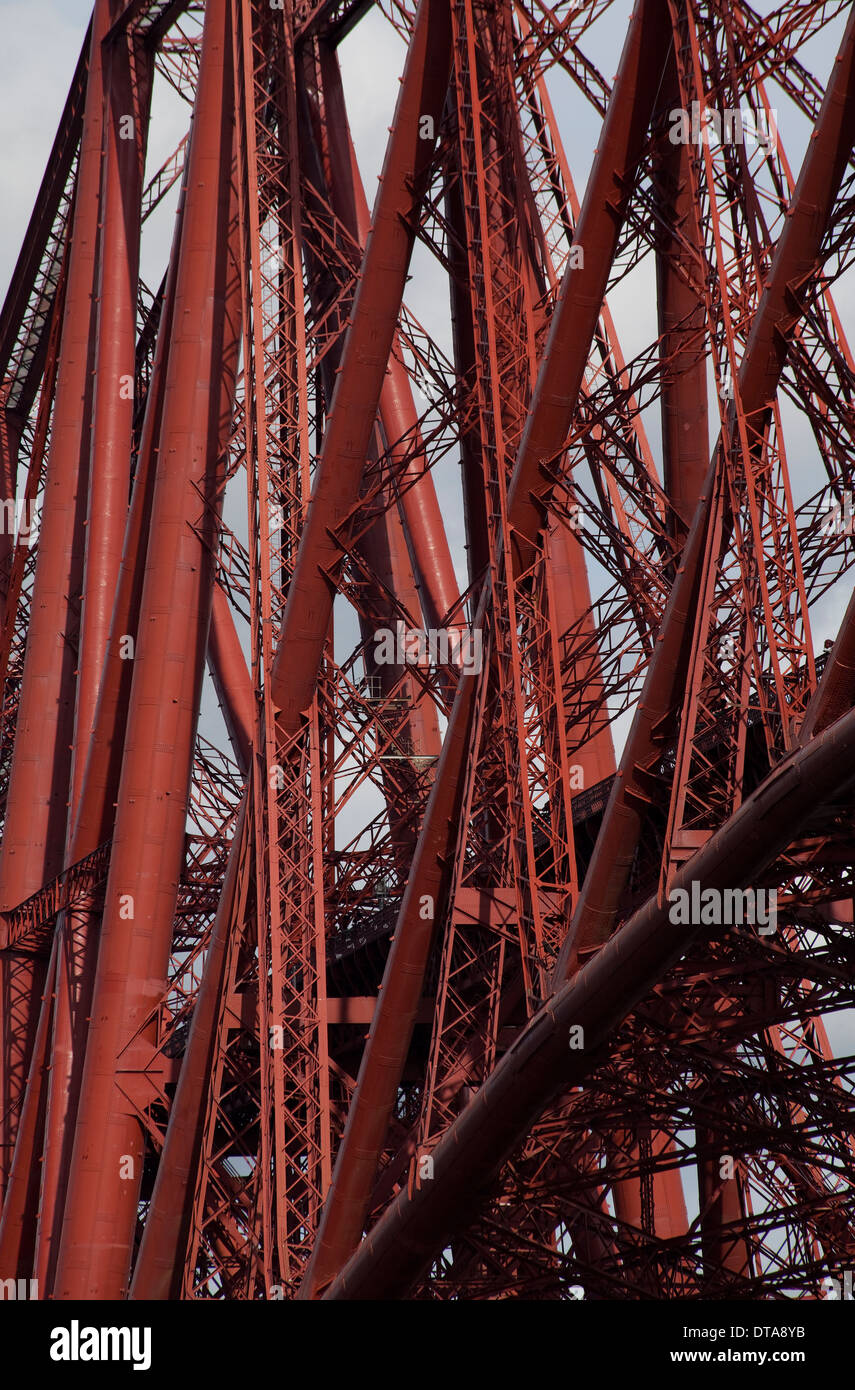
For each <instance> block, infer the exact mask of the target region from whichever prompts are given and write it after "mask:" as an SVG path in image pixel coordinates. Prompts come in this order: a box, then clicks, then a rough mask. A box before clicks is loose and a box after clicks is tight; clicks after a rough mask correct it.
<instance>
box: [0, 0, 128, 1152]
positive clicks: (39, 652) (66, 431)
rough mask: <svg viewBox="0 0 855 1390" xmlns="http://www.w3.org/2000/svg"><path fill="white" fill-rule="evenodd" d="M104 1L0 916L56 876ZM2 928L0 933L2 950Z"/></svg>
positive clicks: (82, 486)
mask: <svg viewBox="0 0 855 1390" xmlns="http://www.w3.org/2000/svg"><path fill="white" fill-rule="evenodd" d="M108 21H109V0H98V5H97V6H96V9H95V13H94V16H93V27H92V33H91V50H90V57H89V76H88V82H87V91H86V103H85V114H84V120H83V133H82V137H81V149H80V158H79V163H78V170H77V182H76V191H75V208H74V219H73V236H72V242H71V247H70V252H69V266H68V280H67V285H66V297H65V306H64V313H63V323H62V336H61V344H60V362H59V369H58V374H57V385H56V397H55V402H54V412H53V424H52V433H51V446H50V453H49V456H48V461H47V469H46V476H45V484H44V496H43V505H42V512H41V521H40V528H39V548H38V555H37V559H36V573H35V579H34V584H33V594H32V600H31V605H30V623H29V631H28V635H27V648H26V656H25V659H24V672H23V679H22V683H21V690H20V697H19V706H18V716H17V725H16V737H15V745H14V749H13V753H12V764H11V770H10V775H9V791H8V798H7V803H6V819H5V826H4V834H3V843H2V848H0V912H4V911H8V910H9V909H11V908H13V907H16V906H17V904H18V903H20V902H22V901H23V900H24V899H25V898H28V897H30V895H31V894H32V893H35V892H36V891H37V890H38V889H39V888H40V887H41V885H42V884H43V883H45V882H47V881H49V880H50V879H52V878H55V877H56V876H57V874H59V873H60V871H61V869H62V860H63V850H64V845H65V832H66V822H67V809H68V796H69V777H70V772H71V751H70V750H71V742H72V735H73V721H74V698H75V656H74V647H75V645H76V638H77V627H78V618H77V613H76V605H75V602H74V597H75V596H76V595H78V594H79V593H80V589H81V583H82V577H83V576H82V571H83V521H84V515H85V504H86V486H87V475H88V467H89V444H90V424H91V410H92V385H93V377H92V371H93V342H94V332H93V330H94V316H95V285H96V273H97V250H98V230H99V229H98V222H99V208H100V198H99V191H100V182H101V141H102V129H103V119H102V115H103V91H102V84H101V47H100V41H101V37H102V35H103V33H104V32H105V29H106V26H107V23H108ZM6 945H7V928H6V926H5V924H3V925H0V948H4V947H5V946H6ZM43 982H44V962H43V961H39V960H38V959H36V958H35V957H32V956H31V957H20V956H16V955H12V954H6V953H2V954H0V1012H2V1014H3V1020H2V1021H3V1034H2V1045H0V1046H1V1047H2V1050H0V1151H2V1152H3V1153H5V1154H8V1152H9V1147H10V1144H11V1143H12V1142H13V1141H14V1134H15V1127H16V1124H17V1118H18V1113H19V1105H20V1102H21V1094H22V1091H23V1087H24V1082H25V1080H26V1074H27V1067H28V1062H29V1049H30V1048H31V1046H32V1043H33V1041H34V1038H35V1033H36V1028H37V1023H38V1016H39V1011H40V1003H41V992H42V986H43Z"/></svg>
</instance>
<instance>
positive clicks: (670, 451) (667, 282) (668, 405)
mask: <svg viewBox="0 0 855 1390" xmlns="http://www.w3.org/2000/svg"><path fill="white" fill-rule="evenodd" d="M663 87H664V92H663V104H665V105H666V106H668V107H669V108H673V107H677V106H679V104H680V98H679V86H678V83H677V70H676V64H675V62H674V59H673V57H672V58H671V59H670V61H669V64H668V71H667V73H666V77H665V82H664V84H663ZM655 188H656V199H657V203H658V204H659V207H660V209H661V213H662V223H663V226H662V230H661V232H660V240H659V242H658V244H657V249H656V288H657V293H656V303H657V308H658V313H659V334H660V343H659V355H660V360H661V362H662V396H661V402H660V407H661V414H662V465H663V467H662V475H663V480H664V484H665V491H666V493H667V495H668V499H669V501H670V503H671V505H672V507H673V508H674V511H675V512H676V518H675V524H676V528H677V529H678V530H679V531H682V533H683V536H685V533H686V532H687V531H688V530H689V527H690V526H691V524H692V520H693V518H694V515H695V508H696V506H697V503H698V497H699V495H700V493H701V490H702V488H703V482H704V478H705V477H706V473H707V467H708V464H709V458H708V455H707V449H708V447H709V442H708V441H709V428H708V422H707V364H706V313H705V310H704V302H703V298H702V296H701V293H700V290H699V289H698V288H696V286H698V285H699V282H700V277H701V273H702V270H701V267H702V260H701V255H700V248H701V236H700V228H699V226H698V218H697V212H696V209H695V203H694V199H693V197H692V187H691V180H690V177H689V147H688V145H683V144H677V145H674V144H672V143H671V141H670V140H669V139H668V138H667V137H665V136H664V135H663V138H662V141H661V146H660V160H659V166H658V168H657V179H656V184H655ZM678 267H681V268H682V274H681V273H680V270H679V269H678Z"/></svg>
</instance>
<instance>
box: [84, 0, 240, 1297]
mask: <svg viewBox="0 0 855 1390" xmlns="http://www.w3.org/2000/svg"><path fill="white" fill-rule="evenodd" d="M228 10H229V6H228V0H210V3H209V4H208V6H207V9H206V14H205V29H204V37H203V44H202V55H201V65H200V72H199V85H198V89H197V96H196V108H195V119H194V129H193V135H192V139H191V148H190V154H189V172H188V179H187V190H188V191H187V202H186V207H185V214H184V228H183V236H182V245H181V256H180V261H179V270H178V282H177V287H176V304H175V322H174V331H173V341H172V344H171V350H170V358H169V376H168V381H167V386H166V396H165V400H164V407H163V422H162V427H161V439H160V459H159V468H158V474H157V479H156V483H155V495H154V505H153V514H152V530H151V536H150V538H149V549H148V557H147V566H146V577H145V585H144V590H143V597H142V607H141V614H140V627H139V633H140V637H139V645H138V650H137V653H136V656H135V659H134V673H133V684H132V689H131V703H130V710H129V715H128V729H127V737H126V743H125V756H124V762H123V767H122V778H121V783H120V789H119V804H118V808H117V812H116V826H115V833H114V837H113V855H112V860H111V865H110V875H109V878H108V882H107V889H106V902H105V908H104V918H103V926H102V932H101V939H100V945H99V955H98V970H97V974H96V981H95V991H94V996H93V1002H92V1021H91V1023H90V1028H89V1035H88V1039H87V1049H86V1063H85V1067H84V1072H83V1080H82V1086H81V1096H80V1105H79V1110H78V1118H77V1127H76V1134H75V1143H74V1151H73V1156H72V1163H71V1174H70V1179H69V1187H68V1194H67V1200H66V1208H65V1220H64V1225H63V1233H62V1241H61V1247H60V1256H59V1263H58V1268H57V1278H56V1294H57V1296H58V1297H60V1298H74V1297H80V1298H111V1297H112V1298H116V1297H121V1296H122V1295H123V1294H124V1293H125V1291H126V1288H127V1280H128V1271H129V1265H130V1258H131V1251H132V1248H133V1239H134V1231H135V1227H136V1209H137V1199H138V1192H139V1183H140V1179H141V1176H142V1172H141V1169H142V1160H143V1134H142V1130H141V1127H140V1124H139V1121H138V1119H137V1118H136V1116H135V1113H134V1109H133V1106H132V1105H131V1103H130V1102H129V1101H128V1100H127V1099H126V1098H125V1097H124V1095H123V1093H122V1090H121V1083H120V1078H119V1075H118V1073H119V1072H121V1070H122V1069H123V1067H127V1066H128V1064H129V1063H128V1060H127V1059H125V1060H123V1055H122V1054H123V1053H125V1052H126V1051H127V1049H129V1048H131V1047H133V1046H134V1044H137V1045H138V1046H139V1045H141V1046H142V1047H143V1048H145V1045H146V1042H147V1041H148V1042H150V1041H151V1036H152V1035H151V1029H152V1026H153V1009H154V1006H155V1005H156V1003H157V1000H158V999H159V998H160V996H161V994H162V992H163V989H164V985H165V980H166V968H167V963H168V958H169V951H170V946H171V940H172V923H173V915H174V909H175V901H176V894H177V888H178V878H179V875H180V871H181V862H182V856H183V849H184V835H185V818H186V808H187V798H188V794H189V781H190V773H191V767H192V756H193V740H194V734H195V726H196V719H197V711H198V697H199V689H200V682H201V677H202V666H203V662H204V656H205V648H206V645H207V632H208V623H209V618H210V604H211V592H210V586H211V580H212V571H211V562H210V558H209V557H208V556H207V554H206V547H205V545H204V544H203V542H202V540H200V539H199V537H197V535H196V534H195V532H194V530H193V526H194V523H195V522H196V521H197V518H198V516H199V512H200V507H201V506H202V505H203V501H204V503H205V514H204V520H203V531H204V532H205V533H206V538H207V539H208V542H209V544H210V543H212V541H213V539H214V536H215V527H216V516H217V511H218V507H219V505H220V504H221V495H222V489H221V486H219V485H218V484H219V480H218V477H217V468H216V462H217V453H218V448H219V438H220V426H221V421H220V416H221V411H222V399H223V395H224V385H225V383H224V381H223V376H224V375H225V374H228V372H229V366H228V365H227V364H228V363H229V360H230V359H231V361H232V363H233V362H234V356H233V344H234V343H235V342H236V339H237V332H236V331H235V325H234V324H233V323H232V324H229V323H228V322H227V321H226V276H227V259H228V251H229V247H230V238H229V236H228V215H229V200H230V185H231V168H232V115H233V113H232V102H231V95H230V92H231V45H230V41H229V35H228V32H227V16H228ZM200 499H202V500H200ZM123 1174H124V1175H125V1176H123Z"/></svg>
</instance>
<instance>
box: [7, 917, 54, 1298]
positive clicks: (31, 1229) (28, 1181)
mask: <svg viewBox="0 0 855 1390" xmlns="http://www.w3.org/2000/svg"><path fill="white" fill-rule="evenodd" d="M56 957H57V941H56V939H54V944H53V947H52V949H51V956H50V960H49V961H48V968H47V971H46V972H45V979H44V1000H43V1007H42V1009H41V1012H40V1014H39V1020H38V1028H37V1030H36V1036H35V1040H34V1043H33V1049H32V1053H31V1056H30V1066H29V1072H28V1075H27V1089H26V1100H25V1104H24V1106H23V1109H22V1113H21V1120H20V1124H19V1125H18V1131H17V1135H16V1139H15V1155H14V1159H13V1161H12V1163H11V1165H10V1171H9V1180H8V1183H7V1184H6V1187H5V1193H4V1197H3V1206H2V1216H0V1269H2V1270H3V1277H4V1278H12V1277H13V1276H14V1277H15V1278H16V1279H29V1278H32V1277H33V1270H34V1265H33V1250H34V1246H35V1241H36V1230H37V1220H38V1211H39V1191H40V1188H41V1179H42V1171H41V1167H40V1165H39V1164H38V1163H37V1162H34V1161H33V1155H34V1154H35V1153H36V1152H37V1149H38V1145H39V1142H40V1134H41V1131H42V1129H43V1127H44V1118H45V1108H46V1106H47V1092H48V1081H49V1079H50V1067H51V1056H52V1049H51V1026H52V1023H53V1007H52V1003H53V998H54V993H55V988H56ZM3 1021H4V1020H2V1019H0V1022H3Z"/></svg>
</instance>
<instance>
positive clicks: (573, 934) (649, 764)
mask: <svg viewBox="0 0 855 1390" xmlns="http://www.w3.org/2000/svg"><path fill="white" fill-rule="evenodd" d="M853 143H855V11H853V13H852V14H851V15H850V18H849V23H848V25H847V27H846V32H845V34H844V37H843V41H842V43H841V47H840V51H839V53H838V55H837V59H836V62H835V64H834V69H833V71H832V74H831V78H830V80H829V85H828V88H827V91H826V96H825V100H824V101H823V105H822V110H821V111H820V116H819V120H818V121H817V125H816V129H815V130H814V132H813V135H812V137H811V140H810V142H809V144H808V149H807V152H806V154H805V158H804V162H803V165H802V170H801V173H800V175H799V180H798V183H797V185H796V189H795V192H794V194H793V198H792V201H791V204H790V208H789V210H788V215H787V219H786V222H785V225H784V228H783V230H782V232H781V235H780V238H779V240H778V243H777V245H776V247H775V252H774V255H773V258H772V264H771V266H770V269H769V277H768V280H767V282H766V285H765V286H764V289H763V293H762V295H761V298H760V303H759V304H758V306H757V310H756V313H755V316H754V322H753V324H752V327H751V332H750V334H749V337H748V343H747V346H746V349H745V355H744V357H743V360H742V365H741V367H740V371H739V400H740V402H741V407H742V410H743V412H744V415H745V421H746V426H747V428H748V432H749V438H750V439H751V440H752V443H753V441H757V440H760V441H762V437H763V433H764V430H765V427H766V419H767V416H768V412H769V410H770V408H771V405H772V402H773V401H774V399H775V393H776V391H777V387H778V382H779V380H780V376H781V372H782V371H783V367H784V363H785V361H786V357H787V352H788V350H789V346H790V343H791V342H792V337H793V333H794V331H795V328H796V326H797V324H798V323H799V321H800V319H801V317H802V314H803V312H804V302H805V295H806V293H807V290H808V288H809V287H810V286H811V285H812V284H813V283H814V279H815V275H816V272H817V270H818V268H819V256H820V248H821V245H822V240H823V237H824V234H825V231H826V228H827V227H828V225H829V223H830V220H831V217H832V213H833V210H834V203H835V199H836V197H837V192H838V190H839V188H840V183H841V180H842V177H843V173H844V171H845V169H846V166H847V163H848V159H849V153H850V151H851V150H852V147H853ZM718 452H719V446H718V445H717V446H716V449H715V450H714V451H713V458H712V462H711V464H710V466H709V469H708V472H707V478H706V481H705V483H704V487H703V491H702V494H701V497H700V498H699V501H698V506H697V508H696V511H695V517H694V521H693V523H692V529H691V531H690V533H689V537H688V539H687V541H686V545H685V548H684V550H683V554H682V557H681V561H680V565H679V568H678V573H677V577H676V580H675V583H674V587H673V589H672V591H671V596H670V598H669V601H668V605H667V608H666V612H665V617H664V619H663V622H662V626H661V629H660V631H659V634H658V636H657V639H656V648H655V650H654V653H653V656H652V658H651V661H650V666H649V667H648V671H647V677H646V679H645V683H644V689H643V691H642V695H641V699H640V701H639V704H638V708H637V710H636V713H635V718H634V720H633V724H632V728H631V730H630V734H629V737H628V739H627V742H626V746H625V749H624V753H623V757H622V758H621V766H620V769H619V771H618V776H617V778H616V780H615V782H614V784H613V787H612V791H611V795H610V797H609V803H608V806H607V807H606V811H605V814H604V816H603V822H602V825H601V827H600V833H599V836H598V839H597V844H596V847H595V849H594V853H593V855H592V857H591V861H590V863H589V866H588V872H587V874H586V877H585V882H584V883H583V885H582V890H581V892H580V895H579V902H578V904H577V906H576V911H575V913H574V916H573V922H572V925H571V929H570V932H569V933H568V936H567V939H566V941H565V943H564V946H563V948H562V951H561V954H560V956H559V959H558V962H557V964H556V968H555V981H556V983H557V982H560V981H561V980H563V979H566V978H567V977H568V975H569V974H570V973H571V972H572V970H573V969H574V968H575V964H576V961H577V960H578V958H579V957H580V956H581V955H583V954H584V953H585V952H587V951H591V950H597V949H598V948H599V947H600V946H601V945H602V944H603V942H604V941H606V940H607V939H608V937H609V935H610V933H611V931H612V929H613V926H614V923H615V919H616V916H617V912H618V905H619V902H620V896H621V893H622V891H623V889H624V886H625V884H626V881H627V877H628V874H629V870H630V866H631V864H632V860H633V858H634V855H635V850H636V846H637V844H638V840H639V836H640V834H641V826H642V822H643V813H642V811H641V810H640V809H639V806H640V805H643V804H644V803H645V802H646V798H647V789H646V786H645V782H646V780H647V778H648V777H649V774H650V771H651V769H653V768H654V767H655V765H656V763H657V761H658V758H659V754H660V749H661V743H662V738H663V731H664V729H665V727H666V724H667V721H668V720H669V719H671V718H672V717H673V713H674V708H675V703H676V700H677V698H678V695H679V692H680V691H681V690H682V689H683V683H684V680H685V674H686V670H687V664H688V660H689V649H690V646H691V639H692V632H693V624H694V619H695V613H696V609H697V595H698V584H699V581H700V570H701V560H702V557H703V553H704V541H705V536H706V530H707V526H708V524H709V520H710V500H711V498H712V496H713V488H714V475H715V469H716V461H717V457H718Z"/></svg>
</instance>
